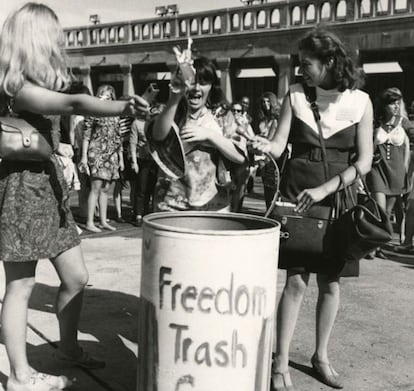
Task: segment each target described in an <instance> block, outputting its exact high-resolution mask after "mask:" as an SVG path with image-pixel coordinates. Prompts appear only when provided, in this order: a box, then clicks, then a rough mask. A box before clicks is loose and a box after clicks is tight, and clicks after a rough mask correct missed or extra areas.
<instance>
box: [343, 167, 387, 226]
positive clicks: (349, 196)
mask: <svg viewBox="0 0 414 391" xmlns="http://www.w3.org/2000/svg"><path fill="white" fill-rule="evenodd" d="M351 167H354V168H355V172H356V174H355V179H354V181H353V182H352V183H351V185H352V184H353V183H355V181H356V180H358V179H359V180H360V181H361V183H362V186H363V189H364V191H365V194H366V196H367V198H368V199H369V200H370V201H371V202H372V205H373V207H374V208H373V211H374V212H375V217H376V218H377V219H379V218H380V211H379V205H378V203H377V201H375V199H374V197H373V196H372V193H371V191H370V190H369V188H368V185H367V182H366V181H365V178H364V176H363V175H362V172H361V170H360V169H359V167H358V166H357V165H356V164H352V165H351ZM339 179H340V184H339V186H340V187H341V186H342V187H343V189H344V190H345V200H346V201H348V202H350V203H351V204H350V205H351V206H348V205H346V208H349V209H351V208H352V207H354V206H355V205H357V204H358V201H357V200H355V198H354V196H353V194H352V191H351V189H350V186H351V185H348V186H345V178H344V176H343V173H342V172H341V173H340V174H339Z"/></svg>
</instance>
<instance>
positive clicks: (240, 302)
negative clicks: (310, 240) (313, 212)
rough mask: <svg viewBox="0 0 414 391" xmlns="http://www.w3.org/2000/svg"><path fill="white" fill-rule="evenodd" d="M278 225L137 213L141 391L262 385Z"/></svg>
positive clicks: (226, 216)
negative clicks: (139, 215)
mask: <svg viewBox="0 0 414 391" xmlns="http://www.w3.org/2000/svg"><path fill="white" fill-rule="evenodd" d="M279 232H280V226H279V223H277V222H275V221H273V220H270V219H267V218H264V217H257V216H253V215H245V214H235V213H217V212H182V213H180V212H179V213H174V212H171V213H154V214H151V215H148V216H146V217H145V218H144V225H143V240H142V246H143V247H142V255H143V259H142V272H141V295H140V311H139V325H138V326H139V332H138V334H139V335H138V379H137V390H138V391H184V390H197V391H230V390H231V391H234V390H237V391H268V390H269V387H270V367H271V353H272V339H273V334H274V314H275V306H276V286H277V261H278V250H279Z"/></svg>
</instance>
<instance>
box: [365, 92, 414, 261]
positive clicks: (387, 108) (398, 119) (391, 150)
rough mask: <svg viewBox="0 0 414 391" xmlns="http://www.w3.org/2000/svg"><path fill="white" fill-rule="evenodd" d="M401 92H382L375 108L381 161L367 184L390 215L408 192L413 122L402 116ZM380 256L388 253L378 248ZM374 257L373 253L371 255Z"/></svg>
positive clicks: (373, 170) (376, 134) (377, 141)
mask: <svg viewBox="0 0 414 391" xmlns="http://www.w3.org/2000/svg"><path fill="white" fill-rule="evenodd" d="M401 109H402V94H401V91H400V90H399V89H398V88H395V87H392V88H387V89H385V90H384V91H382V92H381V94H380V95H379V98H378V102H377V104H376V107H375V121H374V126H375V131H374V135H375V137H374V144H375V145H376V151H377V154H376V156H377V158H378V162H377V164H375V165H374V166H373V167H372V170H371V172H370V173H369V174H368V175H367V185H368V187H369V188H370V190H371V192H372V193H373V195H374V197H375V199H376V201H377V202H378V204H379V205H380V206H381V207H382V208H383V209H384V210H385V211H386V212H387V214H388V216H391V213H392V210H393V208H394V206H395V204H396V201H397V200H398V199H399V198H400V197H401V195H402V194H405V193H407V192H408V191H409V188H408V166H409V164H410V140H409V138H408V134H410V133H411V136H412V135H413V132H414V126H413V124H412V123H411V122H410V121H409V120H408V119H407V118H406V117H404V116H403V115H402V110H401ZM375 255H376V256H377V257H379V258H382V259H386V258H387V256H386V255H385V254H384V253H383V252H382V251H381V249H378V250H377V251H376V254H375ZM371 257H372V255H371Z"/></svg>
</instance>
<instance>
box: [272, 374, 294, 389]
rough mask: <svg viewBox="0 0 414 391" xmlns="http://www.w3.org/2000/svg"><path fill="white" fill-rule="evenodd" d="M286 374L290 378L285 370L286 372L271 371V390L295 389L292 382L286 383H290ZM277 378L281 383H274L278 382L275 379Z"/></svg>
mask: <svg viewBox="0 0 414 391" xmlns="http://www.w3.org/2000/svg"><path fill="white" fill-rule="evenodd" d="M288 376H289V380H290V374H289V371H286V372H278V371H272V391H295V389H294V388H293V385H292V384H289V385H288V383H291V381H289V382H288V381H287V380H286V379H287V377H288ZM277 378H279V379H281V383H282V385H280V386H276V384H277V383H278V381H277V380H276V379H277Z"/></svg>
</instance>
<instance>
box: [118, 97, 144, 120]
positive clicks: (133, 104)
mask: <svg viewBox="0 0 414 391" xmlns="http://www.w3.org/2000/svg"><path fill="white" fill-rule="evenodd" d="M149 109H150V105H149V103H148V102H147V101H146V100H145V99H144V98H143V97H141V96H138V95H132V96H130V97H129V98H128V100H127V104H126V105H125V109H124V112H123V113H122V115H123V116H128V117H138V118H145V117H146V116H147V115H148V113H149Z"/></svg>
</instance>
